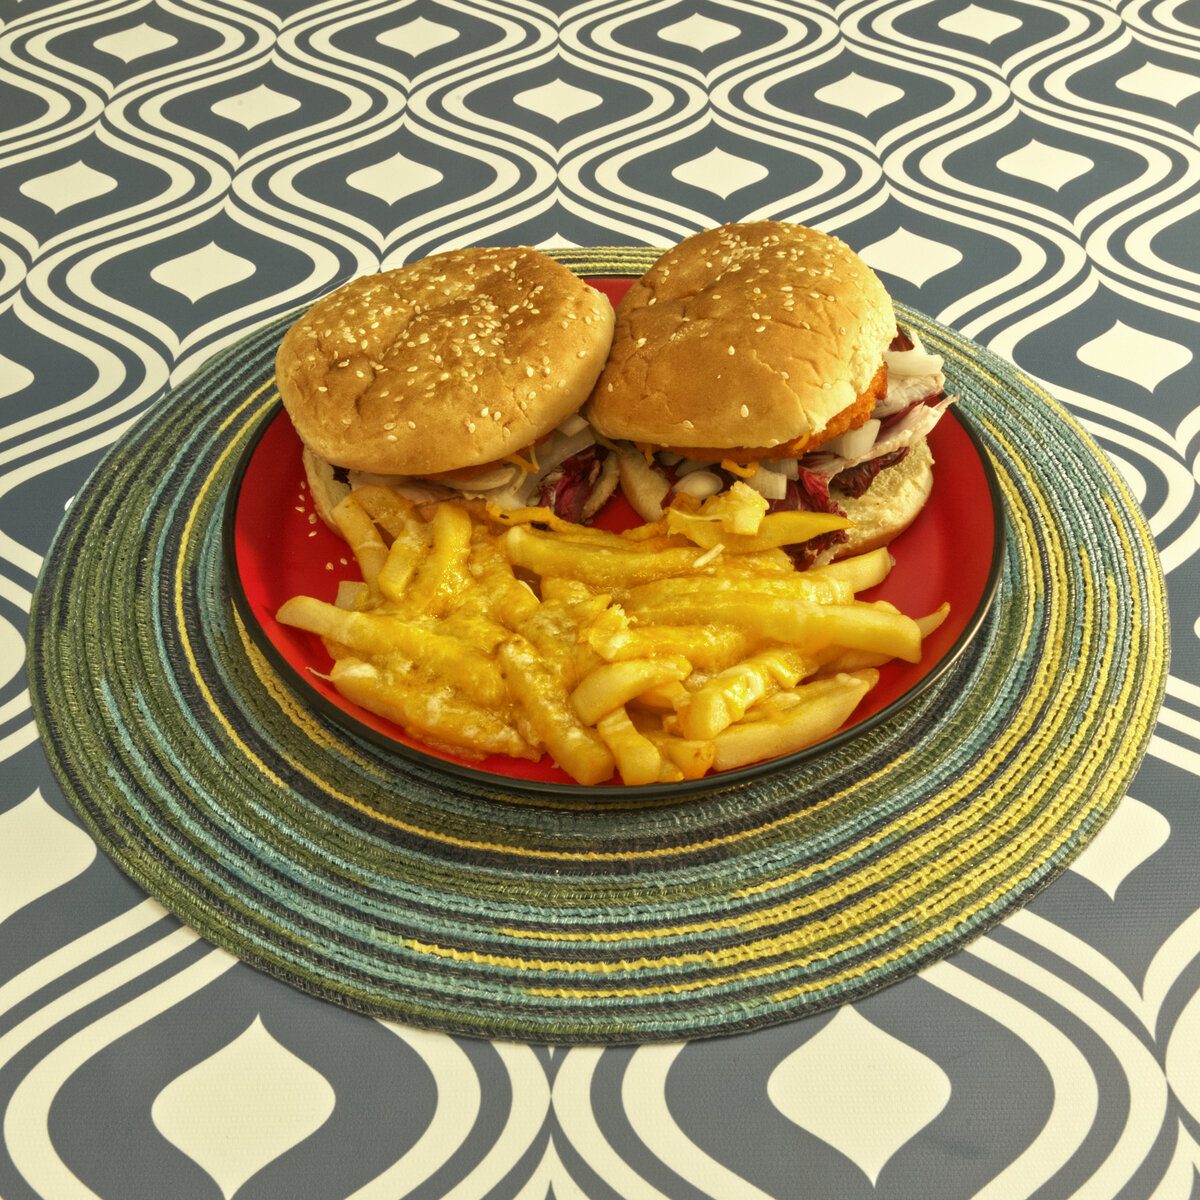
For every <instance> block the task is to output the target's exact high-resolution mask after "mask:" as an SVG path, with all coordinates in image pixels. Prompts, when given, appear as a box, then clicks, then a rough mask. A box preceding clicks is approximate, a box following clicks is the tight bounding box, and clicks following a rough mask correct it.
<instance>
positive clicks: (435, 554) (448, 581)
mask: <svg viewBox="0 0 1200 1200" xmlns="http://www.w3.org/2000/svg"><path fill="white" fill-rule="evenodd" d="M350 494H351V495H353V494H354V493H353V492H351V493H350ZM473 528H474V527H473V525H472V523H471V516H470V514H469V513H468V512H467V511H466V509H464V508H463V507H462V506H461V505H458V504H442V505H439V506H438V510H437V513H436V514H435V516H434V518H433V521H432V522H431V523H430V535H431V539H432V540H431V547H430V551H429V553H428V555H426V557H425V558H424V559H423V560H422V562H421V563H420V565H419V566H418V567H417V570H416V572H415V574H414V575H413V578H412V582H411V583H410V584H409V586H408V589H407V590H406V592H405V594H404V606H405V608H407V609H408V611H409V612H410V613H429V614H431V615H433V616H440V615H442V614H443V613H445V612H446V611H447V609H448V608H449V606H450V604H451V602H452V600H453V599H454V597H455V596H457V595H458V594H459V593H461V592H462V591H464V590H465V589H466V588H468V587H470V586H471V584H472V583H473V582H474V581H473V579H472V577H471V575H470V574H469V573H468V571H467V569H466V564H467V555H468V553H469V552H470V548H471V534H472V531H473Z"/></svg>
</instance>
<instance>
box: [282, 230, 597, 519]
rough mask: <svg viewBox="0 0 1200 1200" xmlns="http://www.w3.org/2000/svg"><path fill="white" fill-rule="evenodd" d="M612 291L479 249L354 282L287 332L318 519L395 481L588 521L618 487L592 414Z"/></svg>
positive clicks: (441, 495) (291, 389)
mask: <svg viewBox="0 0 1200 1200" xmlns="http://www.w3.org/2000/svg"><path fill="white" fill-rule="evenodd" d="M612 333H613V310H612V305H611V304H610V303H609V301H608V299H607V297H605V296H604V295H602V294H601V293H600V292H598V291H596V290H595V289H594V288H592V287H591V286H589V285H588V284H587V283H585V282H584V281H583V280H582V279H580V278H579V277H578V276H576V275H575V274H574V273H573V272H571V271H570V270H568V269H567V268H566V267H564V266H562V265H561V264H560V263H558V262H555V261H554V260H553V259H551V258H549V257H547V256H546V255H544V254H541V253H539V252H538V251H537V250H533V249H530V248H527V247H517V248H510V247H472V248H467V249H462V250H454V251H447V252H444V253H440V254H434V255H431V256H429V257H428V258H424V259H421V260H419V261H417V262H415V263H411V264H409V265H408V266H404V267H400V268H398V269H395V270H391V271H385V272H383V273H382V274H378V275H369V276H364V277H362V278H358V279H355V280H353V281H351V282H350V283H347V284H345V285H344V286H343V287H341V288H339V289H338V290H336V291H334V292H332V293H331V294H329V295H327V296H325V297H324V298H322V299H320V300H318V301H317V302H316V303H315V304H314V305H313V306H312V307H311V308H310V309H309V310H308V311H307V312H305V313H304V314H303V315H302V316H301V317H300V318H299V319H298V320H297V321H296V322H295V323H294V324H293V325H292V326H291V327H290V328H289V329H288V330H287V332H286V333H285V335H284V337H283V339H282V341H281V343H280V345H279V349H278V352H277V354H276V360H275V378H276V383H277V386H278V388H279V393H280V396H281V397H282V399H283V404H284V407H285V409H286V410H287V413H288V415H289V417H290V418H291V420H292V424H293V425H294V426H295V429H296V432H297V433H298V435H299V437H300V440H301V442H302V443H303V447H304V448H303V461H304V469H305V474H306V476H307V479H308V483H309V487H310V490H311V493H312V496H313V499H314V503H315V505H316V508H317V511H318V513H319V514H320V515H321V517H322V518H323V519H324V520H325V521H326V523H327V524H329V525H330V527H331V528H334V529H336V524H335V523H334V521H333V519H332V516H331V514H332V511H333V509H334V507H335V506H336V505H337V503H339V501H340V500H341V499H342V498H343V497H344V496H345V495H346V494H347V493H348V492H349V491H350V490H352V489H353V488H354V487H357V486H359V485H361V484H364V483H382V484H385V485H388V486H391V487H393V488H395V489H396V490H397V491H399V492H401V493H402V494H404V495H407V496H408V497H409V498H410V499H413V500H414V501H417V502H419V503H423V502H435V501H440V500H442V499H446V498H450V497H455V496H459V497H461V496H469V497H478V498H482V499H484V500H487V501H489V502H491V503H494V504H497V505H499V506H500V507H502V508H513V507H519V506H521V505H525V504H545V505H546V506H548V507H551V508H553V509H554V510H555V511H557V512H559V513H560V515H563V516H566V517H567V518H568V519H571V520H586V519H588V518H589V517H590V516H591V514H592V513H594V512H595V511H597V510H598V509H599V507H600V506H601V505H602V504H603V503H604V501H605V500H606V499H607V498H608V496H609V495H611V493H612V491H613V490H614V489H615V487H616V484H617V466H616V460H615V459H614V458H613V457H612V456H611V455H610V454H608V453H607V452H606V451H603V449H602V448H600V447H597V445H596V443H595V439H594V437H593V435H592V432H591V429H590V428H589V426H588V425H587V422H586V421H585V420H584V419H583V418H582V417H581V416H580V415H579V409H580V407H581V406H582V404H583V403H584V401H585V400H586V399H587V397H588V395H589V394H590V393H591V391H592V387H593V385H594V383H595V381H596V378H597V376H598V375H599V374H600V371H601V369H602V368H603V366H604V363H605V360H606V357H607V354H608V350H609V346H610V344H611V341H612Z"/></svg>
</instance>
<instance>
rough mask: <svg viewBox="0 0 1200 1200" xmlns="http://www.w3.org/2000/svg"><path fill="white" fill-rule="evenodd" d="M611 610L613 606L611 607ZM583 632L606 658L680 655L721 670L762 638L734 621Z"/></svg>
mask: <svg viewBox="0 0 1200 1200" xmlns="http://www.w3.org/2000/svg"><path fill="white" fill-rule="evenodd" d="M610 611H611V610H610ZM584 636H585V637H586V639H587V641H588V644H589V645H590V646H592V648H593V649H594V650H595V651H596V653H597V654H598V655H599V656H600V657H601V658H603V659H604V660H605V661H607V662H619V661H621V660H622V659H626V658H649V657H651V656H653V655H655V654H669V655H681V656H682V657H684V658H686V659H687V660H688V661H689V662H690V663H691V664H692V666H693V667H694V668H695V669H696V670H698V671H720V670H723V669H724V668H725V667H729V666H732V665H733V664H734V663H736V662H740V661H741V660H742V659H743V658H746V657H747V656H748V655H750V654H751V653H752V652H753V651H754V649H755V648H756V647H757V646H759V645H760V643H761V641H762V639H761V638H759V637H757V636H756V635H754V634H752V633H747V632H746V631H745V630H743V629H735V628H734V627H733V626H732V625H637V626H629V625H626V626H625V627H624V628H623V629H613V628H610V627H607V626H600V624H599V622H598V623H597V626H594V627H592V628H590V629H588V630H587V631H586V632H585V634H584Z"/></svg>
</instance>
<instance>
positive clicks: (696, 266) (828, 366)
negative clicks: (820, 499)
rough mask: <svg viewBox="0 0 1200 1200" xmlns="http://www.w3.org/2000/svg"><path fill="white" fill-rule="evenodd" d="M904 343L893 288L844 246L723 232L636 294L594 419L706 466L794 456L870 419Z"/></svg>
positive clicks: (766, 228) (699, 239)
mask: <svg viewBox="0 0 1200 1200" xmlns="http://www.w3.org/2000/svg"><path fill="white" fill-rule="evenodd" d="M895 333H896V316H895V312H894V311H893V308H892V303H891V300H890V299H889V297H888V294H887V291H886V289H885V288H884V286H883V284H882V283H881V282H880V281H879V279H878V278H877V276H876V275H875V274H874V272H873V271H872V270H871V269H870V268H869V267H868V266H867V265H866V263H864V262H863V261H862V259H860V258H859V257H858V255H856V254H855V253H854V252H853V251H852V250H851V249H850V248H849V247H848V246H846V245H845V243H843V242H841V241H839V240H838V239H837V238H835V237H830V236H828V235H827V234H824V233H820V232H818V231H817V230H815V229H809V228H807V227H805V226H803V225H794V224H790V223H787V222H781V221H756V222H751V223H746V224H735V225H723V226H720V227H718V228H715V229H709V230H705V231H704V232H703V233H698V234H695V235H693V236H692V237H689V238H686V239H685V240H684V241H682V242H680V243H679V244H678V245H677V246H675V247H674V248H673V249H671V250H668V251H667V252H666V253H664V254H663V255H662V257H661V258H659V259H658V261H657V262H656V263H655V264H654V265H653V266H652V267H651V268H650V270H649V271H647V272H646V274H645V275H644V276H643V277H642V278H641V279H640V280H638V281H637V282H636V283H634V285H633V286H632V287H631V288H630V289H629V291H628V292H627V293H626V295H625V296H624V298H623V299H622V301H621V303H620V304H619V305H618V308H617V321H616V332H615V334H614V337H613V344H612V349H611V351H610V353H609V358H608V363H607V365H606V367H605V369H604V371H603V373H602V374H601V376H600V379H599V381H598V382H597V384H596V387H595V389H594V390H593V392H592V396H591V399H590V401H589V402H588V406H587V409H586V415H587V417H588V420H589V421H590V422H591V423H592V426H593V428H595V429H596V430H597V431H598V432H599V433H601V434H603V435H604V436H606V437H609V438H616V439H625V440H629V441H634V442H642V443H649V444H650V445H653V446H656V447H668V448H670V449H673V450H677V451H679V452H681V453H685V454H687V455H688V456H690V457H695V458H720V457H725V458H733V459H736V460H738V461H749V460H751V459H758V458H772V457H784V456H794V455H796V454H798V453H802V452H804V451H805V450H811V449H813V448H814V447H815V446H817V445H819V444H820V443H821V442H822V441H824V440H826V439H828V438H830V437H833V436H835V435H836V434H837V433H840V432H842V431H843V430H845V429H846V428H852V427H853V426H854V425H856V424H861V423H862V421H865V420H866V419H867V417H868V416H869V415H870V411H871V407H872V404H873V397H874V394H875V393H876V392H878V391H880V390H881V387H882V384H883V383H885V381H886V374H884V375H883V376H882V382H881V377H880V365H881V362H882V359H883V353H884V351H885V350H886V349H887V348H888V345H889V344H890V342H891V340H892V338H893V337H894V336H895ZM843 414H847V415H845V416H843Z"/></svg>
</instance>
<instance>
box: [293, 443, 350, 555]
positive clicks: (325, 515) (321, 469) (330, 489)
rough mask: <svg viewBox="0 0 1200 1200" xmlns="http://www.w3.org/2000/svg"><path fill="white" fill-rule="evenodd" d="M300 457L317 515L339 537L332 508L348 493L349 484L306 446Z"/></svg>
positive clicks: (339, 532) (339, 533)
mask: <svg viewBox="0 0 1200 1200" xmlns="http://www.w3.org/2000/svg"><path fill="white" fill-rule="evenodd" d="M301 458H302V461H303V463H304V477H305V479H307V480H308V491H309V494H310V495H311V496H312V499H313V507H314V508H315V509H316V510H317V515H318V516H319V517H320V518H321V520H322V521H324V522H325V524H326V525H328V526H329V528H330V529H332V530H333V532H334V533H336V534H337V535H338V537H341V536H342V534H341V531H340V530H339V529H338V527H337V522H336V521H335V520H334V519H333V510H334V509H335V508H337V506H338V504H339V503H340V502H341V501H342V500H343V499H345V497H346V496H348V495H349V494H350V485H349V484H348V483H346V482H345V481H344V480H341V479H338V477H337V475H336V474H335V473H334V469H333V467H332V466H330V465H329V463H327V462H326V461H325V460H324V459H323V458H321V457H319V456H318V455H316V454H314V453H313V452H312V451H311V450H310V449H309V448H308V447H307V446H305V447H304V453H303V454H302V456H301Z"/></svg>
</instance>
